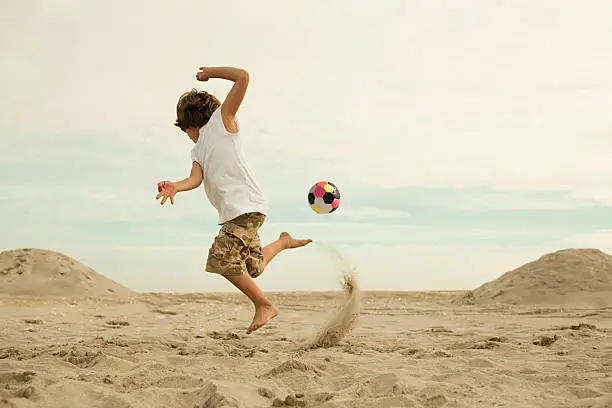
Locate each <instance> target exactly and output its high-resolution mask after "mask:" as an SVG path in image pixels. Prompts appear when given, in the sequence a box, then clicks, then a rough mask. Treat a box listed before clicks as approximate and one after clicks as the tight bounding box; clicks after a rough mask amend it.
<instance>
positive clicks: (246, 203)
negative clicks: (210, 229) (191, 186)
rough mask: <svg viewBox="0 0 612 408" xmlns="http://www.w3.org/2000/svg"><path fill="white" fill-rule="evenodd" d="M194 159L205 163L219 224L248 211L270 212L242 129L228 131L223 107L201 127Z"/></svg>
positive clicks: (209, 194) (206, 188)
mask: <svg viewBox="0 0 612 408" xmlns="http://www.w3.org/2000/svg"><path fill="white" fill-rule="evenodd" d="M191 160H193V161H195V162H197V163H198V164H199V165H200V166H201V167H202V171H203V173H204V180H203V184H204V191H205V192H206V196H207V197H208V201H210V203H211V204H212V205H213V207H215V208H216V209H217V211H218V213H219V224H223V223H225V222H226V221H229V220H231V219H233V218H236V217H238V216H239V215H242V214H245V213H248V212H259V213H262V214H264V215H267V204H266V200H265V197H264V195H263V192H262V190H261V188H260V187H259V184H257V182H256V181H255V177H254V174H253V172H252V171H251V169H250V168H249V166H248V165H247V163H246V160H245V156H244V153H243V151H242V146H241V143H240V129H239V128H238V132H237V133H230V132H228V130H227V129H226V128H225V125H224V124H223V119H222V118H221V107H219V108H218V109H217V110H215V112H214V113H213V114H212V116H211V117H210V120H209V121H208V123H207V124H206V125H204V126H203V127H202V128H201V129H200V136H199V138H198V142H197V143H196V144H195V146H194V148H193V149H192V150H191Z"/></svg>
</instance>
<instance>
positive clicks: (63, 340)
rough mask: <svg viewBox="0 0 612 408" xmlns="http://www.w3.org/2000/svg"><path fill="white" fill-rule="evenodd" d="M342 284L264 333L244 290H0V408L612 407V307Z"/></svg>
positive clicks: (305, 296)
mask: <svg viewBox="0 0 612 408" xmlns="http://www.w3.org/2000/svg"><path fill="white" fill-rule="evenodd" d="M51 269H52V268H51ZM22 275H23V274H22ZM5 276H6V275H5ZM96 276H97V275H96ZM100 276H101V275H100ZM343 276H344V284H345V287H344V291H342V290H340V289H341V287H339V290H338V291H336V292H328V293H273V294H270V298H271V299H272V300H273V301H274V302H275V303H276V304H277V305H278V306H279V309H280V311H281V313H280V315H279V316H278V317H277V318H276V319H274V320H273V321H272V322H271V323H270V324H269V325H267V326H266V327H264V328H262V329H260V330H258V331H257V332H255V333H254V334H252V335H246V334H245V329H246V326H247V325H248V323H249V322H250V319H251V317H252V308H251V305H250V304H249V303H248V302H247V301H246V300H245V299H244V297H243V296H242V295H240V294H212V293H211V294H151V293H149V294H134V293H133V292H132V293H131V294H128V295H126V296H107V294H108V293H109V292H107V291H104V290H103V291H101V293H103V294H104V296H102V295H99V296H94V295H91V293H92V292H91V291H86V294H85V295H82V294H81V295H77V296H68V297H67V296H31V295H26V294H7V293H4V294H0V312H1V313H2V318H3V319H2V321H1V323H0V325H1V326H0V407H53V408H63V407H92V408H102V407H103V408H107V407H108V408H111V407H112V408H123V407H134V408H144V407H147V408H149V407H151V408H152V407H168V408H170V407H172V408H174V407H187V408H193V407H198V408H218V407H248V408H258V407H272V406H305V407H326V408H331V407H355V408H359V407H389V408H391V407H429V408H437V407H466V408H467V407H470V408H471V407H530V408H531V407H584V408H586V407H594V408H596V407H599V408H603V407H612V308H610V307H607V306H603V307H601V306H597V307H596V306H575V305H569V306H567V305H564V304H557V305H552V304H547V305H535V304H533V305H532V304H510V303H499V304H474V305H470V304H458V303H457V302H456V299H457V298H461V297H464V296H465V293H455V292H428V293H417V292H415V293H406V292H402V293H398V292H385V293H381V292H360V291H359V286H358V280H354V278H355V276H354V275H352V274H349V273H344V275H343ZM4 279H6V277H5V278H4ZM32 279H33V280H36V279H39V278H37V277H33V278H32ZM67 281H68V282H72V281H71V280H70V279H67ZM338 316H344V318H343V319H338ZM346 322H348V323H346ZM334 327H335V328H336V329H337V330H334V329H333V328H334ZM351 329H352V330H351ZM324 333H331V334H329V335H327V336H326V335H324ZM339 333H341V335H338V334H339ZM321 336H322V337H321ZM317 339H318V340H324V341H321V344H318V345H317V344H315V343H317V342H316V341H315V340H317ZM304 345H310V347H304ZM313 346H314V347H313Z"/></svg>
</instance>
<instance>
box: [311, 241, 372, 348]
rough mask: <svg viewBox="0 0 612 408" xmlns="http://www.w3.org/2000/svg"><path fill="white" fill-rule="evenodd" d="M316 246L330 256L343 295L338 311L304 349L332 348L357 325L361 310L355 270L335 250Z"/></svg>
mask: <svg viewBox="0 0 612 408" xmlns="http://www.w3.org/2000/svg"><path fill="white" fill-rule="evenodd" d="M317 246H319V247H320V248H322V249H323V250H325V252H327V253H328V254H329V255H330V257H331V258H332V260H333V261H334V263H335V265H336V266H337V268H338V270H339V271H340V272H341V281H340V283H341V285H342V286H343V288H344V293H345V295H344V300H343V302H342V305H341V306H340V307H339V309H338V310H337V311H336V312H335V313H334V314H333V315H332V316H331V318H330V319H329V320H328V321H327V323H326V324H325V325H324V326H323V327H322V328H321V330H320V331H319V333H318V334H317V335H316V336H315V337H314V338H313V339H312V340H310V341H309V342H308V343H307V344H306V345H305V346H304V348H317V347H332V346H335V345H336V344H338V343H339V342H340V340H342V339H343V338H344V337H345V336H346V335H347V334H349V333H350V332H351V330H352V329H353V328H354V327H355V325H356V324H357V318H358V317H359V310H360V309H361V297H360V291H359V282H358V279H357V275H356V273H355V268H353V267H351V266H350V265H349V263H348V262H347V261H346V259H345V258H344V257H343V256H342V255H341V254H340V253H339V252H338V251H337V250H335V249H333V248H331V247H329V246H327V245H324V244H321V243H317Z"/></svg>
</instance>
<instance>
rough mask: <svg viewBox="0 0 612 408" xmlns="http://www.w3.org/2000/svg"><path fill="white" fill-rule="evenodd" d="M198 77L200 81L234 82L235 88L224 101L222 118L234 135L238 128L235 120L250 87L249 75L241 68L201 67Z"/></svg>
mask: <svg viewBox="0 0 612 408" xmlns="http://www.w3.org/2000/svg"><path fill="white" fill-rule="evenodd" d="M196 77H197V79H198V80H200V81H208V80H209V79H210V78H221V79H227V80H228V81H233V82H234V86H233V87H232V89H231V90H230V91H229V93H228V94H227V98H225V101H223V105H222V107H221V116H222V118H223V124H224V125H225V127H226V128H227V130H228V131H230V132H232V133H235V132H237V131H238V127H237V126H236V122H235V120H234V119H235V118H236V114H237V113H238V108H240V104H241V103H242V101H243V99H244V95H245V94H246V90H247V88H248V87H249V73H248V72H246V71H245V70H244V69H241V68H232V67H209V68H206V67H200V72H198V73H197V75H196Z"/></svg>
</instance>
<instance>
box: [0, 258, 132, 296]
mask: <svg viewBox="0 0 612 408" xmlns="http://www.w3.org/2000/svg"><path fill="white" fill-rule="evenodd" d="M0 293H3V294H9V295H35V296H119V297H125V296H130V295H133V294H134V293H133V292H132V291H131V290H129V289H127V288H126V287H124V286H121V285H119V284H118V283H116V282H114V281H112V280H110V279H108V278H106V277H104V276H102V275H100V274H98V273H97V272H96V271H94V270H93V269H91V268H89V267H87V266H85V265H83V264H81V263H80V262H78V261H76V260H75V259H72V258H70V257H68V256H66V255H63V254H60V253H58V252H53V251H47V250H42V249H16V250H11V251H4V252H0Z"/></svg>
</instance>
